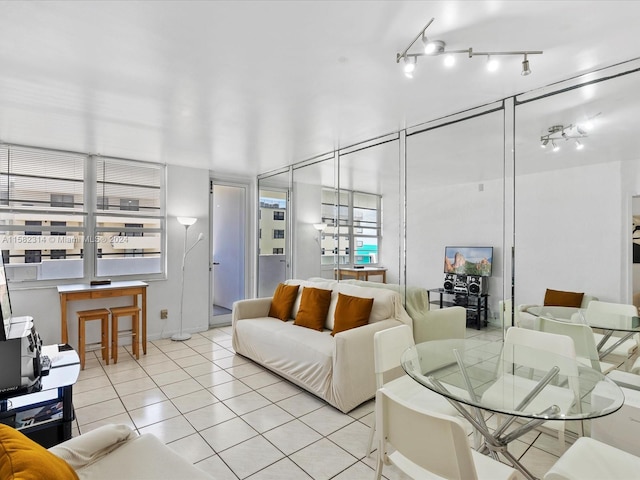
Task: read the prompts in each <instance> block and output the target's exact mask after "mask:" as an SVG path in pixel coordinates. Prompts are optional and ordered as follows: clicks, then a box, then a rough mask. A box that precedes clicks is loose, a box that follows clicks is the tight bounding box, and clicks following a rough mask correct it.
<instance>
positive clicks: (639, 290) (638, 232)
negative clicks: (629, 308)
mask: <svg viewBox="0 0 640 480" xmlns="http://www.w3.org/2000/svg"><path fill="white" fill-rule="evenodd" d="M631 215H632V218H631V222H632V232H633V233H632V239H631V241H632V249H633V254H632V261H633V264H632V272H631V278H632V282H633V283H632V292H633V304H634V305H635V306H636V307H639V308H640V196H638V195H636V196H634V197H633V198H632V199H631Z"/></svg>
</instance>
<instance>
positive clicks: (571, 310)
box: [516, 293, 598, 330]
mask: <svg viewBox="0 0 640 480" xmlns="http://www.w3.org/2000/svg"><path fill="white" fill-rule="evenodd" d="M593 300H598V298H597V297H594V296H592V295H587V294H586V293H585V294H584V296H583V297H582V303H581V304H580V308H575V307H560V306H547V307H545V309H544V312H545V315H546V316H547V317H551V318H560V319H570V318H571V316H572V315H573V314H575V313H578V312H579V311H580V309H581V308H587V306H588V305H589V303H591V301H593ZM541 306H542V305H536V304H531V303H524V304H521V305H518V308H517V309H516V310H517V311H516V326H518V327H521V328H528V329H530V330H540V322H539V321H538V316H537V315H533V314H532V313H529V312H528V310H529V309H530V308H531V307H536V308H539V307H541Z"/></svg>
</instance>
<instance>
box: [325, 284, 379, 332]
mask: <svg viewBox="0 0 640 480" xmlns="http://www.w3.org/2000/svg"><path fill="white" fill-rule="evenodd" d="M372 308H373V298H362V297H352V296H351V295H344V294H342V293H338V303H337V305H336V312H335V314H334V315H333V318H334V323H333V331H332V332H331V335H335V334H336V333H339V332H344V331H345V330H351V329H352V328H356V327H362V326H363V325H366V324H367V323H369V315H371V309H372Z"/></svg>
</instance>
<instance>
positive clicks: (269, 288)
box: [258, 170, 290, 297]
mask: <svg viewBox="0 0 640 480" xmlns="http://www.w3.org/2000/svg"><path fill="white" fill-rule="evenodd" d="M258 197H259V199H258V201H259V213H258V218H259V220H258V222H259V227H258V297H269V296H271V295H273V292H274V291H275V289H276V287H277V286H278V283H280V282H284V281H285V280H286V279H287V278H288V268H287V266H288V256H289V247H288V245H289V244H290V242H289V228H290V227H289V219H288V212H289V211H290V209H289V200H288V199H289V170H286V171H284V172H281V173H279V174H276V175H272V176H270V177H266V178H260V179H258Z"/></svg>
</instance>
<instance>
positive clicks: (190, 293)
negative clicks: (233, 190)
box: [9, 166, 209, 346]
mask: <svg viewBox="0 0 640 480" xmlns="http://www.w3.org/2000/svg"><path fill="white" fill-rule="evenodd" d="M177 216H193V217H197V218H198V222H197V223H196V224H195V225H194V226H192V227H191V228H189V242H192V241H193V240H195V239H196V238H197V236H198V233H200V232H202V233H203V234H204V237H205V238H204V241H202V242H200V243H199V244H198V245H197V246H196V247H195V248H194V249H193V251H192V252H191V253H190V254H189V256H188V257H187V265H186V275H185V276H186V280H185V299H184V331H186V332H197V331H203V330H206V329H207V328H208V323H209V253H208V248H207V245H209V228H208V226H209V171H208V170H201V169H193V168H186V167H178V166H168V168H167V217H168V218H167V233H168V239H167V280H159V281H151V282H149V288H148V292H147V336H148V338H149V339H157V338H160V337H161V336H162V337H169V336H171V335H172V334H173V333H176V332H177V331H178V330H179V310H180V270H181V266H182V252H183V246H184V227H183V226H182V225H180V224H179V223H178V222H177V220H176V217H177ZM9 288H10V289H11V301H12V307H13V312H14V315H31V316H33V317H34V322H35V325H36V329H37V330H38V332H39V333H40V335H41V336H42V338H43V340H44V342H45V343H56V342H59V341H60V302H59V297H58V293H57V290H56V288H55V287H45V288H28V289H20V288H19V286H14V285H10V287H9ZM130 302H131V299H130V297H129V298H127V297H124V298H119V299H114V300H109V301H106V300H105V301H100V302H98V301H82V302H73V303H70V304H69V316H68V325H69V343H70V344H71V345H74V346H75V345H76V344H77V338H78V334H77V321H76V320H75V319H76V316H75V311H77V310H82V309H87V308H96V307H99V306H107V307H108V306H115V305H126V304H129V303H130ZM164 308H166V309H168V310H169V318H168V319H167V320H160V310H161V309H164ZM93 323H97V322H93ZM95 332H96V336H94V337H93V338H96V339H97V338H98V336H97V330H95ZM88 335H93V333H91V332H89V333H88Z"/></svg>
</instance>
